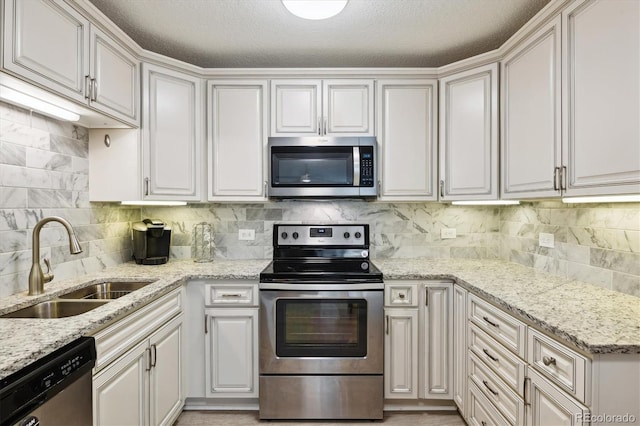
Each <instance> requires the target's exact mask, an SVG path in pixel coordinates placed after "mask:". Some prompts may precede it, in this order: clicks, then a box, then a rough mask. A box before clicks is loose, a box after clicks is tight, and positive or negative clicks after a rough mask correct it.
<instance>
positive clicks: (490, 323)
mask: <svg viewBox="0 0 640 426" xmlns="http://www.w3.org/2000/svg"><path fill="white" fill-rule="evenodd" d="M482 319H483V320H485V321H486V322H487V323H488V324H489V325H492V326H494V327H495V328H500V324H496V323H495V322H493V321H491V320H490V319H489V318H488V317H487V316H484V317H482Z"/></svg>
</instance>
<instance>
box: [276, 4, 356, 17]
mask: <svg viewBox="0 0 640 426" xmlns="http://www.w3.org/2000/svg"><path fill="white" fill-rule="evenodd" d="M347 1H348V0H282V4H284V7H286V8H287V10H288V11H289V12H291V13H293V14H294V15H296V16H298V17H300V18H304V19H313V20H319V19H327V18H331V17H332V16H336V15H337V14H338V13H340V12H342V9H344V7H345V6H346V5H347Z"/></svg>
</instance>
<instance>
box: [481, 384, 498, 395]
mask: <svg viewBox="0 0 640 426" xmlns="http://www.w3.org/2000/svg"><path fill="white" fill-rule="evenodd" d="M482 384H483V385H484V387H485V388H487V389H489V392H491V393H492V394H493V395H495V396H498V392H496V391H494V390H493V389H491V386H489V383H487V381H486V380H483V381H482Z"/></svg>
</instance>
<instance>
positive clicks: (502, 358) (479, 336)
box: [467, 323, 526, 397]
mask: <svg viewBox="0 0 640 426" xmlns="http://www.w3.org/2000/svg"><path fill="white" fill-rule="evenodd" d="M467 337H468V340H469V349H470V350H471V351H472V352H473V353H474V354H476V355H477V356H478V358H480V359H481V360H483V361H484V363H485V364H486V365H488V366H489V368H490V369H491V370H492V371H493V372H494V373H496V374H497V375H498V377H500V378H501V379H502V380H503V381H504V382H505V383H507V384H508V385H509V386H510V387H511V389H513V390H514V391H515V392H516V393H517V394H518V395H520V397H524V390H523V386H524V374H525V366H526V363H525V361H524V360H522V359H520V358H518V357H517V356H515V355H514V354H513V353H511V352H510V351H508V350H507V349H506V348H505V347H504V346H502V345H501V344H500V343H498V342H497V341H495V340H494V339H493V338H491V337H490V336H489V335H488V334H486V333H484V332H483V331H482V330H481V329H480V328H479V327H478V326H477V325H475V324H474V323H470V324H469V335H468V336H467Z"/></svg>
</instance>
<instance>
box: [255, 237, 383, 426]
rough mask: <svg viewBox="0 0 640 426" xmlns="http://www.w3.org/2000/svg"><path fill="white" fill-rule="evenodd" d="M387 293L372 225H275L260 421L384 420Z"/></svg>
mask: <svg viewBox="0 0 640 426" xmlns="http://www.w3.org/2000/svg"><path fill="white" fill-rule="evenodd" d="M383 290H384V284H383V281H382V273H381V272H380V271H379V270H378V269H377V268H376V267H375V266H374V265H373V264H372V263H371V261H370V260H369V225H274V229H273V261H272V262H271V263H270V264H269V265H268V266H267V267H266V268H265V269H264V271H262V273H261V274H260V321H259V323H260V418H261V419H382V416H383V413H382V409H383V393H384V390H383V386H384V384H383V376H382V374H383V369H384V335H383V332H384V327H383V316H384V313H383Z"/></svg>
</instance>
